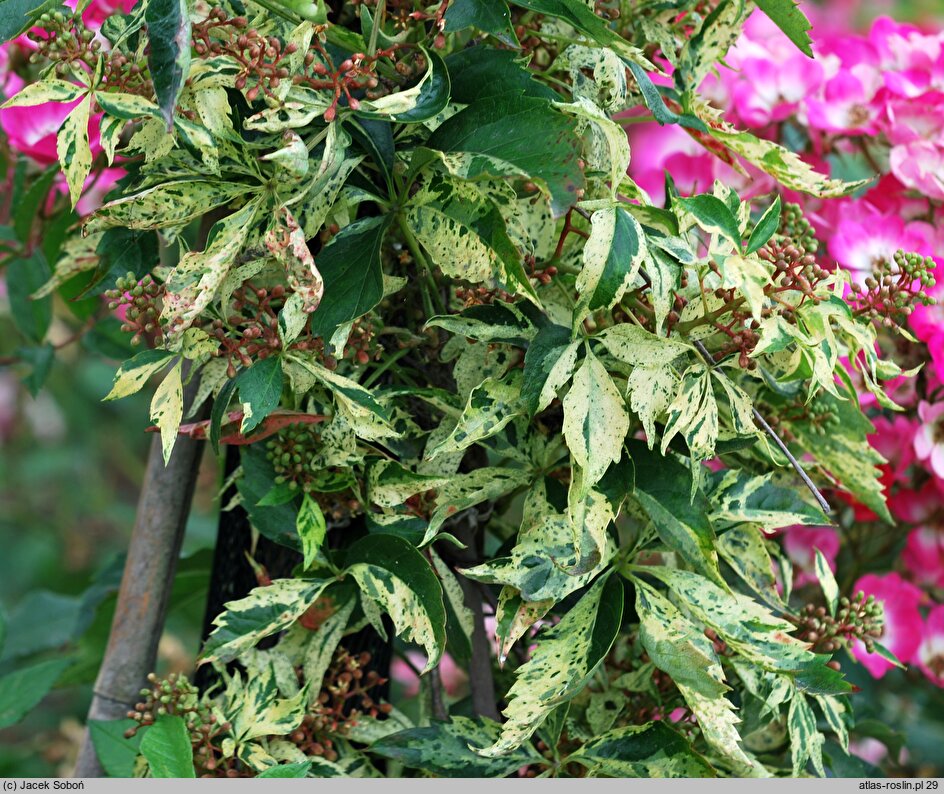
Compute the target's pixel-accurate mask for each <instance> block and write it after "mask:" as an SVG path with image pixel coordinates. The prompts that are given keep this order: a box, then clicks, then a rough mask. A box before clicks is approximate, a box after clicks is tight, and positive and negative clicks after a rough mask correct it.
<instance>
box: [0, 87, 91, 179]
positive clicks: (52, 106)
mask: <svg viewBox="0 0 944 794" xmlns="http://www.w3.org/2000/svg"><path fill="white" fill-rule="evenodd" d="M80 101H81V100H76V101H75V102H71V103H69V104H64V103H59V102H46V103H45V104H43V105H35V106H33V107H12V108H4V109H3V110H0V126H2V127H3V131H4V132H5V133H6V136H7V140H8V141H9V143H10V147H11V148H12V149H14V150H16V151H18V152H20V153H21V154H25V155H26V156H27V157H29V158H30V159H31V160H34V161H35V162H37V163H39V164H40V165H43V166H46V165H52V164H53V163H55V162H57V161H58V159H59V158H58V155H57V154H56V134H57V133H58V132H59V127H60V126H62V122H63V121H65V118H66V116H68V115H69V111H70V110H72V108H74V107H75V106H76V105H77V104H79V102H80ZM100 121H101V114H98V115H96V116H92V118H91V119H90V120H89V142H90V143H91V148H92V155H93V156H95V155H97V154H98V153H99V152H100V151H101V150H102V147H101V144H100V143H99V123H100Z"/></svg>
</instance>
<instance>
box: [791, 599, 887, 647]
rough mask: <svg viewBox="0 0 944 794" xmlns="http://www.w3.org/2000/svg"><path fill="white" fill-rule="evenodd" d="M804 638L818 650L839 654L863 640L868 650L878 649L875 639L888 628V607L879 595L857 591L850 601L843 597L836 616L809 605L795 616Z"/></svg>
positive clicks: (820, 607) (801, 636) (821, 608)
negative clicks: (886, 622) (886, 615)
mask: <svg viewBox="0 0 944 794" xmlns="http://www.w3.org/2000/svg"><path fill="white" fill-rule="evenodd" d="M795 622H796V624H797V626H798V627H799V628H800V635H799V636H800V639H802V640H804V641H805V642H808V643H810V644H811V645H812V646H813V650H814V651H815V652H816V653H835V652H836V651H838V650H839V649H840V648H847V647H849V645H851V644H852V643H853V642H854V641H855V640H861V641H862V643H863V644H864V645H865V648H866V650H867V651H868V652H869V653H872V652H873V651H874V650H875V641H876V640H877V639H878V638H879V637H881V636H882V634H883V633H884V631H885V610H884V608H883V607H882V604H880V603H879V602H878V601H876V600H875V596H871V595H870V596H866V595H865V593H863V592H861V591H860V592H858V593H856V594H855V595H854V596H853V598H852V599H851V600H850V599H848V598H845V597H843V598H841V599H840V600H839V607H838V609H837V610H836V615H835V617H833V616H832V615H830V614H829V613H828V612H827V611H826V608H825V607H822V606H816V605H815V604H807V605H806V606H805V607H803V609H802V610H801V611H800V614H799V616H798V617H797V618H796V619H795Z"/></svg>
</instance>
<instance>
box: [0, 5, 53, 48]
mask: <svg viewBox="0 0 944 794" xmlns="http://www.w3.org/2000/svg"><path fill="white" fill-rule="evenodd" d="M58 4H59V3H58V0H45V2H44V0H3V2H0V44H3V43H5V42H7V41H9V40H10V39H13V38H16V37H17V36H18V35H20V34H21V33H24V32H26V31H27V30H28V29H29V28H30V27H31V26H32V24H33V20H34V19H35V18H36V17H37V16H38V15H39V13H40V11H41V10H42V9H44V8H47V7H53V6H56V5H58Z"/></svg>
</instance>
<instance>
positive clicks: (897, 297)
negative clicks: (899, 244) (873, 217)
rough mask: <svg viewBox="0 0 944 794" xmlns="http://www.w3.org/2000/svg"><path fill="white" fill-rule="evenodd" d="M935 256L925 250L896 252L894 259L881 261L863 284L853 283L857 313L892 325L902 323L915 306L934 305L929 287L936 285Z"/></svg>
mask: <svg viewBox="0 0 944 794" xmlns="http://www.w3.org/2000/svg"><path fill="white" fill-rule="evenodd" d="M935 267H936V263H935V262H934V259H933V258H931V257H930V256H921V254H915V253H905V252H904V251H902V250H901V249H899V250H898V251H896V252H895V255H894V257H893V258H892V261H890V262H889V261H887V260H884V259H883V260H881V261H879V262H877V263H876V264H875V265H874V267H873V271H872V275H871V276H867V277H866V279H865V282H864V285H863V284H859V283H856V282H853V283H852V286H851V290H852V300H851V302H852V305H853V310H854V312H855V314H856V315H858V316H860V317H868V318H869V319H870V320H874V321H875V322H880V323H882V324H883V325H886V326H888V327H891V326H895V325H900V324H901V323H902V322H903V320H904V319H905V318H907V317H908V315H910V314H911V313H912V312H913V311H914V309H915V306H919V305H920V306H931V305H933V304H934V303H935V300H934V298H932V297H931V296H930V295H929V294H928V290H929V289H931V288H932V287H934V286H935V283H936V282H935V279H934V276H933V275H932V274H931V271H933V270H934V268H935Z"/></svg>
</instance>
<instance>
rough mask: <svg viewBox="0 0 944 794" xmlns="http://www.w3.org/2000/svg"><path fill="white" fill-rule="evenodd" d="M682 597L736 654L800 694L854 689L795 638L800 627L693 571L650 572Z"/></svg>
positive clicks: (687, 605)
mask: <svg viewBox="0 0 944 794" xmlns="http://www.w3.org/2000/svg"><path fill="white" fill-rule="evenodd" d="M648 570H649V572H651V573H652V574H653V575H654V576H656V577H658V578H659V579H661V580H662V581H663V582H665V584H667V585H668V586H669V588H670V589H671V590H672V591H673V592H674V593H675V594H676V595H677V596H678V597H679V599H680V600H681V601H682V603H684V604H685V605H686V607H687V608H688V610H689V611H690V612H692V614H694V615H696V616H697V617H698V619H699V620H702V621H704V623H705V624H707V625H708V626H711V627H712V628H713V629H714V630H715V631H716V632H718V634H719V636H720V637H721V638H722V639H723V640H724V641H725V642H726V643H727V644H728V645H729V646H731V648H733V649H734V650H735V651H736V652H738V653H739V654H741V655H743V656H744V657H745V658H746V659H749V660H750V661H752V662H753V663H754V664H757V665H759V666H760V667H763V668H764V669H765V670H770V671H771V672H779V673H785V674H787V675H789V676H791V677H792V678H793V679H794V680H795V681H796V684H797V687H798V688H799V689H804V690H807V691H809V692H810V693H811V694H827V695H829V694H843V693H845V692H849V691H850V690H851V686H850V685H849V684H848V683H847V682H846V681H844V680H843V678H842V676H841V675H840V674H839V673H837V672H836V671H834V670H831V669H830V668H828V667H826V662H827V661H828V657H826V656H825V655H823V654H815V653H811V652H810V651H808V650H807V649H806V644H805V643H803V642H801V641H800V640H798V639H797V638H796V637H793V636H791V635H790V634H789V633H788V632H790V631H792V630H794V628H795V627H794V625H793V624H792V623H789V622H788V621H786V620H782V619H780V618H778V617H776V616H775V615H774V614H773V613H772V612H770V611H769V610H768V609H766V608H765V607H763V606H761V605H760V604H758V603H757V602H755V601H753V600H752V599H750V598H748V597H746V596H742V595H739V594H737V593H728V592H725V591H724V590H723V589H722V588H721V587H719V586H717V585H715V584H713V583H712V582H710V581H709V580H708V579H706V578H704V577H703V576H699V575H698V574H696V573H692V572H691V571H683V570H681V569H670V568H663V567H652V568H649V569H648Z"/></svg>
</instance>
